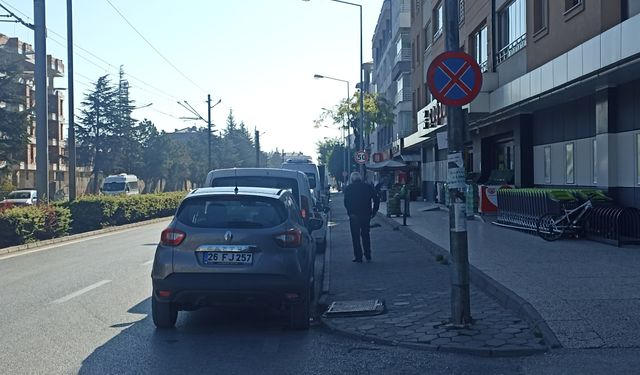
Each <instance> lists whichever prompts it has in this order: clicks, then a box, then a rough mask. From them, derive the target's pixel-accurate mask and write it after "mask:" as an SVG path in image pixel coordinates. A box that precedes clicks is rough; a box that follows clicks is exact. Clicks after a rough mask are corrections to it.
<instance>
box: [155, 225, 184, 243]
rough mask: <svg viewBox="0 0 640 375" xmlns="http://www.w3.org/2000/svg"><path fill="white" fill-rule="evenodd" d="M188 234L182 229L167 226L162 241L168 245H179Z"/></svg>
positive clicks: (161, 236) (161, 237)
mask: <svg viewBox="0 0 640 375" xmlns="http://www.w3.org/2000/svg"><path fill="white" fill-rule="evenodd" d="M185 237H187V234H186V233H185V232H183V231H181V230H177V229H173V228H167V229H165V230H163V231H162V234H161V235H160V243H161V244H162V245H166V246H178V245H180V244H181V243H182V241H184V239H185Z"/></svg>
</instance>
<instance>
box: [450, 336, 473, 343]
mask: <svg viewBox="0 0 640 375" xmlns="http://www.w3.org/2000/svg"><path fill="white" fill-rule="evenodd" d="M451 341H453V342H461V343H462V342H469V341H471V337H470V336H456V337H452V338H451Z"/></svg>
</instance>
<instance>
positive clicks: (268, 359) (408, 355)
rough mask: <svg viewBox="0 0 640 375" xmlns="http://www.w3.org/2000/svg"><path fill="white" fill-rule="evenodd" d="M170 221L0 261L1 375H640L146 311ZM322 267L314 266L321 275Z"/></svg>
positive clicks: (619, 365)
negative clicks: (171, 320)
mask: <svg viewBox="0 0 640 375" xmlns="http://www.w3.org/2000/svg"><path fill="white" fill-rule="evenodd" d="M164 225H165V224H164V223H161V224H153V225H148V226H143V227H138V228H133V229H129V230H124V231H120V232H115V233H110V234H107V235H102V236H99V237H94V238H90V239H86V240H82V241H77V242H71V243H67V244H62V245H58V246H55V247H53V248H44V249H39V251H36V252H31V253H23V254H18V255H11V256H8V257H6V256H5V257H0V373H2V374H71V373H82V374H172V373H180V374H190V373H210V374H424V373H429V374H512V373H523V374H525V373H527V374H528V373H531V374H553V373H583V374H584V373H594V374H598V373H605V372H607V373H611V372H612V370H615V371H613V372H614V373H634V372H635V370H636V369H637V368H638V367H639V366H640V360H639V359H638V358H640V355H639V354H640V351H639V350H637V349H629V350H615V351H614V350H609V351H606V350H599V351H593V350H592V351H554V352H552V353H550V354H547V355H543V356H534V357H526V358H501V359H496V358H480V357H472V356H466V355H456V354H445V353H437V352H422V351H415V350H411V349H403V348H397V347H389V346H379V345H374V344H371V343H366V342H362V341H355V340H352V339H350V338H345V337H342V336H339V335H335V334H333V333H330V332H328V331H327V330H326V329H325V328H323V327H321V326H314V327H312V328H311V329H310V330H309V331H308V332H296V331H290V330H288V329H286V324H285V322H284V321H283V319H282V317H279V316H278V315H276V314H272V313H269V312H265V311H261V310H238V309H232V310H230V309H206V310H200V311H196V312H187V313H185V312H182V313H180V316H179V318H178V323H177V327H176V329H173V330H162V331H161V330H156V329H155V327H154V326H153V323H152V321H151V318H150V316H149V314H150V300H149V296H150V292H151V280H150V271H151V260H152V258H153V252H154V249H155V243H156V241H157V240H158V237H159V233H160V231H161V230H162V229H163V227H164ZM321 262H322V258H321V256H319V257H318V259H317V263H316V264H317V265H318V266H317V267H316V268H317V269H320V268H321V266H319V265H320V264H321Z"/></svg>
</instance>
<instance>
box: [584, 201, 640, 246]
mask: <svg viewBox="0 0 640 375" xmlns="http://www.w3.org/2000/svg"><path fill="white" fill-rule="evenodd" d="M585 230H586V233H587V236H588V237H589V238H590V239H593V240H595V241H599V242H605V243H609V244H613V245H616V246H618V247H620V246H621V245H625V244H640V211H638V210H637V209H635V208H630V207H627V208H622V207H613V206H601V207H594V208H593V209H592V211H591V213H590V215H589V218H588V220H587V222H586V225H585Z"/></svg>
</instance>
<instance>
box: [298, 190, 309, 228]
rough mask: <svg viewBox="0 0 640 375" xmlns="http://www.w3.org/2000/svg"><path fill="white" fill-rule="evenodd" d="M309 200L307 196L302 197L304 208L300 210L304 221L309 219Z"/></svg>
mask: <svg viewBox="0 0 640 375" xmlns="http://www.w3.org/2000/svg"><path fill="white" fill-rule="evenodd" d="M309 212H310V210H309V199H308V198H307V197H305V196H302V207H301V209H300V216H302V219H304V220H305V222H306V220H307V219H308V218H309Z"/></svg>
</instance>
